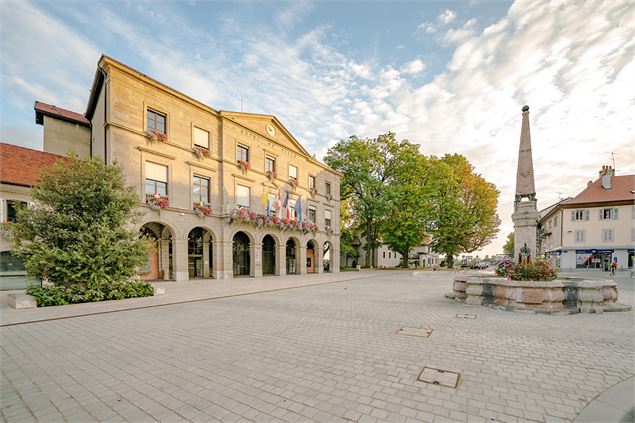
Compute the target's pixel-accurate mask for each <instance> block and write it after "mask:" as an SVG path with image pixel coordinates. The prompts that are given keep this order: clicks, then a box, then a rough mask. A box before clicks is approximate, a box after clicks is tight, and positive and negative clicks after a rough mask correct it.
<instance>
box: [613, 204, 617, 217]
mask: <svg viewBox="0 0 635 423" xmlns="http://www.w3.org/2000/svg"><path fill="white" fill-rule="evenodd" d="M613 220H617V207H614V208H613Z"/></svg>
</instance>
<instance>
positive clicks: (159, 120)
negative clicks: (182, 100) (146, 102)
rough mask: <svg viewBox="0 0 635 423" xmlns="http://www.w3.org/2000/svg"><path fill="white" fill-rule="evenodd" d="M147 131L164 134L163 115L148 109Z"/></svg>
mask: <svg viewBox="0 0 635 423" xmlns="http://www.w3.org/2000/svg"><path fill="white" fill-rule="evenodd" d="M147 122H148V125H147V126H148V128H147V129H148V131H157V132H161V133H162V134H165V115H164V114H163V113H159V112H155V111H154V110H150V109H148V121H147Z"/></svg>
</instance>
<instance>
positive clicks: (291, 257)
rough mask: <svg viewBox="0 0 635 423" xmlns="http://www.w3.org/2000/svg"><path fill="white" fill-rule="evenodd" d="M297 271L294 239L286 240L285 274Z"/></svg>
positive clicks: (292, 273) (293, 273)
mask: <svg viewBox="0 0 635 423" xmlns="http://www.w3.org/2000/svg"><path fill="white" fill-rule="evenodd" d="M296 271H297V266H296V258H295V241H294V240H292V239H290V240H288V241H287V275H295V274H296Z"/></svg>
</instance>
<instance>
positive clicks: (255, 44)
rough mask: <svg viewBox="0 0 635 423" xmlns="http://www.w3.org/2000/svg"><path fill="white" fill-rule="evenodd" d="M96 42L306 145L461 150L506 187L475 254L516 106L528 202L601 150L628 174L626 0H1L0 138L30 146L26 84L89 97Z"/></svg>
mask: <svg viewBox="0 0 635 423" xmlns="http://www.w3.org/2000/svg"><path fill="white" fill-rule="evenodd" d="M102 53H103V54H107V55H109V56H111V57H113V58H115V59H117V60H119V61H121V62H123V63H126V64H128V65H129V66H132V67H133V68H135V69H137V70H139V71H141V72H143V73H145V74H147V75H149V76H151V77H153V78H155V79H157V80H159V81H161V82H163V83H165V84H167V85H169V86H171V87H173V88H175V89H177V90H179V91H181V92H183V93H185V94H187V95H189V96H191V97H193V98H195V99H197V100H200V101H202V102H203V103H205V104H208V105H209V106H211V107H213V108H215V109H221V110H240V107H241V100H242V104H243V110H244V111H245V112H253V113H265V114H273V115H276V116H277V117H278V119H279V120H280V121H281V122H282V123H283V124H284V125H285V126H286V127H287V129H289V130H290V131H291V133H293V134H294V136H295V137H296V138H297V139H298V140H299V141H300V142H301V143H302V144H303V145H304V146H305V147H306V148H307V150H309V151H310V152H311V153H314V154H316V155H317V157H318V158H321V157H323V156H324V154H325V153H326V151H327V150H328V148H329V147H330V146H332V145H334V144H335V143H336V142H337V141H338V140H340V139H346V138H348V137H349V136H351V135H357V136H359V137H376V136H377V135H378V134H382V133H385V132H388V131H393V132H395V133H396V134H397V137H398V138H399V139H408V140H410V141H411V142H415V143H418V144H420V145H421V151H422V152H423V153H424V154H427V155H437V156H442V155H444V154H446V153H460V154H463V155H465V156H466V157H467V158H468V160H469V161H470V162H471V163H472V165H473V166H474V169H475V171H476V172H477V173H479V174H481V175H482V176H483V177H484V178H485V179H486V180H487V181H489V182H492V183H494V184H495V185H496V186H497V188H498V190H499V191H500V198H499V208H498V213H499V215H500V218H501V220H502V224H501V227H500V232H499V235H498V238H497V239H496V240H495V241H493V242H492V243H491V244H490V245H488V246H487V247H485V248H484V249H483V250H482V251H480V252H477V253H478V254H480V255H481V257H482V256H484V255H485V254H496V253H500V252H502V245H503V244H504V242H505V238H506V236H507V234H508V233H510V232H512V231H513V224H512V221H511V213H512V211H513V199H514V188H515V187H514V184H515V173H516V162H517V156H518V143H519V139H520V126H521V108H522V106H523V105H525V104H528V105H529V106H530V125H531V136H532V149H533V157H534V173H535V177H536V189H537V191H538V192H537V198H538V206H539V208H540V209H541V208H546V207H548V206H549V205H550V204H552V203H554V202H556V201H557V200H558V199H559V198H565V197H567V196H575V195H577V194H578V193H579V192H580V191H582V189H583V188H584V187H585V186H586V183H587V181H588V180H595V179H597V175H598V171H599V170H600V168H601V166H602V165H607V164H608V165H612V164H613V157H614V161H615V166H616V170H617V171H616V174H617V175H625V174H634V173H635V151H634V150H635V148H634V147H635V130H634V129H635V128H634V117H635V2H633V1H631V0H611V1H608V0H607V1H593V0H588V1H578V0H553V1H546V0H523V1H484V0H467V1H367V2H362V1H348V2H335V1H303V0H298V1H290V2H281V1H260V2H253V1H237V2H221V1H200V0H182V1H173V2H164V1H147V2H146V1H107V2H100V1H90V2H88V1H71V0H65V1H57V2H30V1H7V0H0V93H1V94H0V140H2V141H4V142H9V143H12V144H17V145H22V146H25V147H30V148H35V149H41V148H42V127H41V126H39V125H36V124H35V123H34V120H35V117H34V112H33V103H34V101H36V100H38V101H43V102H46V103H51V104H55V105H57V106H60V107H64V108H68V109H71V110H74V111H78V112H84V111H85V109H86V102H87V99H88V95H89V90H90V87H91V83H92V79H93V76H94V73H95V69H96V64H97V61H98V59H99V57H100V55H101V54H102ZM477 253H474V255H475V254H477Z"/></svg>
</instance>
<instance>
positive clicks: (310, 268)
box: [306, 247, 315, 273]
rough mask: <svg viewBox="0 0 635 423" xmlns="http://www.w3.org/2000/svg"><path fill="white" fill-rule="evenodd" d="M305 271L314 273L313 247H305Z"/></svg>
mask: <svg viewBox="0 0 635 423" xmlns="http://www.w3.org/2000/svg"><path fill="white" fill-rule="evenodd" d="M306 271H307V273H315V254H314V253H313V248H308V247H307V249H306Z"/></svg>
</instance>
